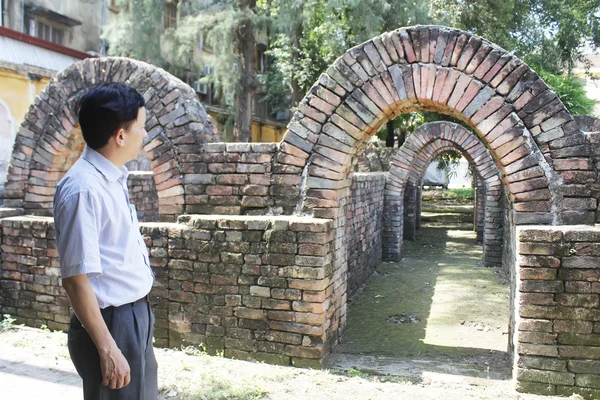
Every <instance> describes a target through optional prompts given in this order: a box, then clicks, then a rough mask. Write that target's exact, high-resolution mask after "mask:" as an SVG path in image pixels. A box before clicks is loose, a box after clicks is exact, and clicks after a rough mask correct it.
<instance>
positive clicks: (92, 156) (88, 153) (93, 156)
mask: <svg viewBox="0 0 600 400" xmlns="http://www.w3.org/2000/svg"><path fill="white" fill-rule="evenodd" d="M81 158H83V159H84V160H86V161H87V162H89V163H90V164H92V165H93V166H94V168H96V169H97V170H98V172H100V173H101V174H102V175H104V178H106V180H107V181H109V182H116V181H117V180H118V179H119V178H121V177H122V178H125V180H127V176H128V175H129V171H128V170H127V168H126V167H125V166H124V165H123V166H122V167H121V168H117V167H116V165H115V164H113V163H112V162H110V161H109V160H108V159H106V158H105V157H104V156H103V155H102V154H100V153H98V152H97V151H96V150H94V149H92V148H90V147H88V146H85V149H84V150H83V154H82V155H81Z"/></svg>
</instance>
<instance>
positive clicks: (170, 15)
mask: <svg viewBox="0 0 600 400" xmlns="http://www.w3.org/2000/svg"><path fill="white" fill-rule="evenodd" d="M178 3H179V1H178V0H172V1H169V2H168V3H166V4H165V13H164V14H163V25H164V27H165V29H169V28H175V27H176V26H177V4H178Z"/></svg>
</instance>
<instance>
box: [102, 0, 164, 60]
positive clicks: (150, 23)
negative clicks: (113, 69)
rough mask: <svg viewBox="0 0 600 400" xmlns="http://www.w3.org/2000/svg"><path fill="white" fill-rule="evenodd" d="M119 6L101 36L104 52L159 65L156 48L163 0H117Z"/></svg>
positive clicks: (158, 52) (160, 32) (157, 48)
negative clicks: (104, 42) (105, 50)
mask: <svg viewBox="0 0 600 400" xmlns="http://www.w3.org/2000/svg"><path fill="white" fill-rule="evenodd" d="M117 5H118V6H119V8H120V9H121V10H122V12H120V13H119V14H118V15H116V16H115V18H114V20H113V21H112V22H111V24H110V25H108V27H107V29H106V32H105V33H104V38H105V39H106V40H107V41H108V44H109V48H108V53H109V54H110V55H117V56H122V57H129V58H134V59H137V60H143V61H146V62H148V63H150V64H154V65H157V66H159V67H163V66H164V65H165V60H164V58H163V57H162V55H161V52H160V36H161V34H162V32H163V31H164V29H163V21H162V18H163V13H164V3H163V2H162V1H155V0H117Z"/></svg>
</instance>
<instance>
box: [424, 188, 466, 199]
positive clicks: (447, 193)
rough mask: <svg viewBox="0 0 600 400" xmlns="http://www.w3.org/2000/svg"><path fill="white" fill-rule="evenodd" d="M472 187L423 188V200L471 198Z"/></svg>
mask: <svg viewBox="0 0 600 400" xmlns="http://www.w3.org/2000/svg"><path fill="white" fill-rule="evenodd" d="M474 197H475V193H474V190H473V188H460V189H447V190H439V189H432V190H423V200H472V199H473V198H474Z"/></svg>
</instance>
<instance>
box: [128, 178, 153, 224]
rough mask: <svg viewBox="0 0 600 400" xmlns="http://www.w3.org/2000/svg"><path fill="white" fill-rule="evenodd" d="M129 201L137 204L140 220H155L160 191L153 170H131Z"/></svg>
mask: <svg viewBox="0 0 600 400" xmlns="http://www.w3.org/2000/svg"><path fill="white" fill-rule="evenodd" d="M127 186H128V188H129V202H130V203H131V204H133V205H134V206H135V209H136V211H137V217H138V220H139V221H140V222H155V221H159V220H160V216H159V215H158V193H157V191H156V185H155V184H154V174H153V173H152V172H151V171H130V172H129V177H128V179H127Z"/></svg>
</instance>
